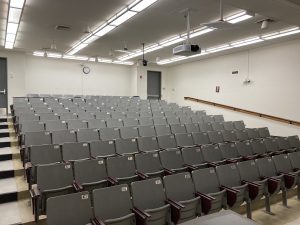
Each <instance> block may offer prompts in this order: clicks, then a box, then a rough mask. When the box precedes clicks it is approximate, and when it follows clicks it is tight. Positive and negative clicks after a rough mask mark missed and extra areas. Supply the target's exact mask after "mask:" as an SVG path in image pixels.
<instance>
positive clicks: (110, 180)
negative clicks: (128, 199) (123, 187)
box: [106, 177, 119, 185]
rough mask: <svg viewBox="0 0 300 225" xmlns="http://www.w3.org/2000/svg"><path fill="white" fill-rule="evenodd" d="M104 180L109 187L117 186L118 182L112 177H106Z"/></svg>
mask: <svg viewBox="0 0 300 225" xmlns="http://www.w3.org/2000/svg"><path fill="white" fill-rule="evenodd" d="M106 180H107V181H108V182H109V183H110V184H111V185H117V184H118V183H119V181H118V180H117V179H116V178H113V177H107V178H106Z"/></svg>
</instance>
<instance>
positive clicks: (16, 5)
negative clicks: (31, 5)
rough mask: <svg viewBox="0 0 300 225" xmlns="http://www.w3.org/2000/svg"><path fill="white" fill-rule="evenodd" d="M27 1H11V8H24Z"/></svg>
mask: <svg viewBox="0 0 300 225" xmlns="http://www.w3.org/2000/svg"><path fill="white" fill-rule="evenodd" d="M24 2H25V0H10V4H9V7H14V8H19V9H21V8H23V6H24Z"/></svg>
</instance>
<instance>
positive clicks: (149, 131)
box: [138, 126, 156, 137]
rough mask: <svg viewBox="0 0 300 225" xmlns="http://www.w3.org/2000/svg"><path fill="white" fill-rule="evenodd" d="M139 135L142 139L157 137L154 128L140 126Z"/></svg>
mask: <svg viewBox="0 0 300 225" xmlns="http://www.w3.org/2000/svg"><path fill="white" fill-rule="evenodd" d="M138 130H139V135H140V136H141V137H152V136H156V132H155V128H154V126H140V127H138Z"/></svg>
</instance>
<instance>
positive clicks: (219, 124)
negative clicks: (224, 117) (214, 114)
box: [211, 122, 225, 131]
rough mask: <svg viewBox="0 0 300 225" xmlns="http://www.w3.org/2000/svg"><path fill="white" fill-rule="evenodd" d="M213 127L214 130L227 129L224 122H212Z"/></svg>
mask: <svg viewBox="0 0 300 225" xmlns="http://www.w3.org/2000/svg"><path fill="white" fill-rule="evenodd" d="M211 127H212V129H213V130H214V131H221V130H224V129H225V128H224V126H223V123H222V122H212V123H211Z"/></svg>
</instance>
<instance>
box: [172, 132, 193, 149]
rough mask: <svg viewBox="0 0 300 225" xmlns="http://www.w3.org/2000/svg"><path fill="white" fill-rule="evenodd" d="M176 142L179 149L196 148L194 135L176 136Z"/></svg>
mask: <svg viewBox="0 0 300 225" xmlns="http://www.w3.org/2000/svg"><path fill="white" fill-rule="evenodd" d="M175 140H176V144H177V146H178V147H192V146H195V145H194V140H193V136H192V134H175Z"/></svg>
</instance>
